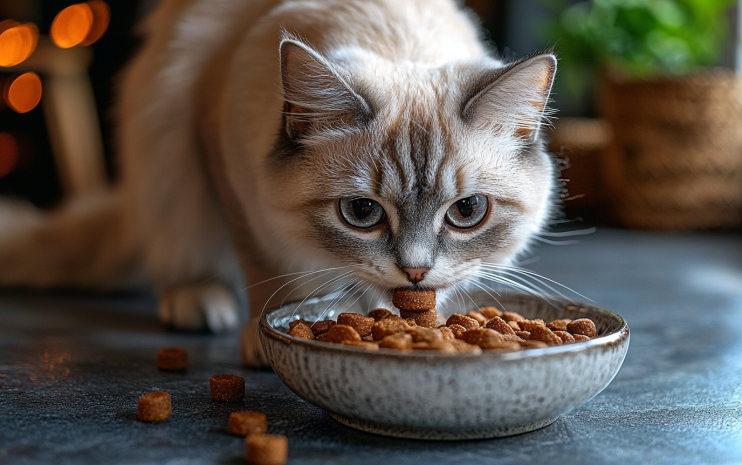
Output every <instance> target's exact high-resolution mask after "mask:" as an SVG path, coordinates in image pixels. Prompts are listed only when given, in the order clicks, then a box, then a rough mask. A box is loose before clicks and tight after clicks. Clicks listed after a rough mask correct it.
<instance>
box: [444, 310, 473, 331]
mask: <svg viewBox="0 0 742 465" xmlns="http://www.w3.org/2000/svg"><path fill="white" fill-rule="evenodd" d="M451 325H459V326H463V327H464V328H466V329H474V328H479V322H477V320H475V319H474V318H471V317H468V316H465V315H460V314H458V313H454V314H453V315H451V316H449V317H448V320H446V326H451Z"/></svg>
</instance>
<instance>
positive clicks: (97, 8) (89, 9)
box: [50, 0, 110, 48]
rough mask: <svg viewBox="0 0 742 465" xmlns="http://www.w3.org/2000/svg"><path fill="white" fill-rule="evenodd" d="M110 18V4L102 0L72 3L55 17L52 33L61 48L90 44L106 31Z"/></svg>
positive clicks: (53, 38)
mask: <svg viewBox="0 0 742 465" xmlns="http://www.w3.org/2000/svg"><path fill="white" fill-rule="evenodd" d="M109 20H110V11H109V9H108V5H106V3H105V2H103V1H101V0H92V1H90V2H87V3H78V4H76V5H70V6H68V7H67V8H65V9H64V10H62V11H60V12H59V14H57V17H56V18H54V21H53V22H52V28H51V31H50V35H51V37H52V40H53V41H54V43H55V44H57V46H58V47H60V48H70V47H74V46H75V45H90V44H92V43H93V42H95V41H96V40H98V39H100V38H101V36H102V35H103V33H104V32H106V29H107V28H108V22H109Z"/></svg>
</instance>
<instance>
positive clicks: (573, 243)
mask: <svg viewBox="0 0 742 465" xmlns="http://www.w3.org/2000/svg"><path fill="white" fill-rule="evenodd" d="M533 239H534V240H537V241H539V242H543V243H545V244H550V245H575V244H579V243H580V241H552V240H550V239H544V238H543V237H538V236H533Z"/></svg>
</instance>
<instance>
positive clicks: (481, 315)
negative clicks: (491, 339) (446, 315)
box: [466, 312, 489, 326]
mask: <svg viewBox="0 0 742 465" xmlns="http://www.w3.org/2000/svg"><path fill="white" fill-rule="evenodd" d="M466 316H468V317H469V318H473V319H475V320H477V323H479V325H480V326H482V325H484V324H485V323H487V320H489V318H487V317H486V316H484V313H482V312H466Z"/></svg>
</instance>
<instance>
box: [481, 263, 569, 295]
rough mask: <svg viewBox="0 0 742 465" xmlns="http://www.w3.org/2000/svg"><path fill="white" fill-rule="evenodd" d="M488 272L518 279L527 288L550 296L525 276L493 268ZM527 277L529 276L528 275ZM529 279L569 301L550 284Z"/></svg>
mask: <svg viewBox="0 0 742 465" xmlns="http://www.w3.org/2000/svg"><path fill="white" fill-rule="evenodd" d="M487 272H490V273H502V274H504V275H506V276H510V277H512V278H513V279H517V280H518V281H520V282H521V283H523V284H524V285H526V286H531V287H533V288H534V289H536V290H537V291H538V292H540V293H542V294H544V295H547V294H548V292H546V291H545V290H544V289H543V288H541V287H539V286H538V285H536V284H534V283H532V282H530V281H528V280H527V279H526V278H525V277H523V276H521V275H518V274H516V273H514V272H510V271H505V270H496V269H492V268H489V269H488V271H487ZM526 276H527V275H526ZM528 277H530V278H531V279H533V280H535V281H537V282H539V283H540V284H542V285H544V286H546V287H547V288H549V289H550V290H551V291H552V292H554V293H555V294H557V295H559V296H561V297H564V298H565V299H567V298H568V297H567V296H566V295H564V294H562V293H561V292H559V291H558V290H556V289H554V288H553V287H551V286H549V285H548V284H546V283H544V282H542V281H541V280H539V279H537V278H534V277H532V276H528ZM503 279H509V278H504V277H503Z"/></svg>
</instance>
